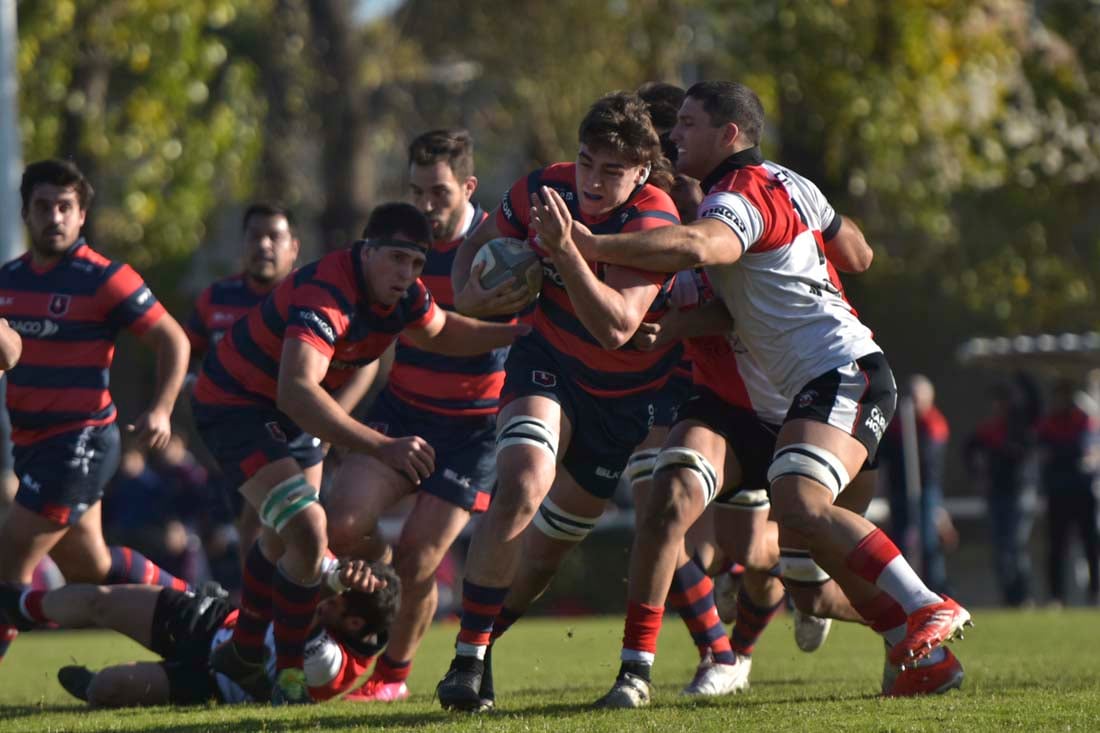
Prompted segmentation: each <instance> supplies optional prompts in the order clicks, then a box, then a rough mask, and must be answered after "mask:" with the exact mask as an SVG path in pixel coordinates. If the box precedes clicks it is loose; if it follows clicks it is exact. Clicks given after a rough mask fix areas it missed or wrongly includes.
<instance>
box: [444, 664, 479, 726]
mask: <svg viewBox="0 0 1100 733" xmlns="http://www.w3.org/2000/svg"><path fill="white" fill-rule="evenodd" d="M484 671H485V663H484V662H483V661H482V660H480V659H478V658H477V657H467V656H462V655H459V656H456V657H455V658H454V660H453V661H452V662H451V667H450V669H448V670H447V674H446V675H444V677H443V679H442V680H440V682H439V684H438V685H436V688H435V695H436V697H438V698H439V704H440V705H441V706H442V707H443V709H444V710H458V711H461V712H467V713H478V712H481V710H482V708H481V678H482V673H483V672H484Z"/></svg>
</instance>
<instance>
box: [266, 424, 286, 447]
mask: <svg viewBox="0 0 1100 733" xmlns="http://www.w3.org/2000/svg"><path fill="white" fill-rule="evenodd" d="M264 427H265V428H267V433H268V435H270V436H271V437H272V438H274V439H275V440H277V441H279V442H280V443H285V442H286V433H285V432H283V428H282V426H281V425H279V423H277V422H275V421H274V420H273V421H271V422H269V423H264Z"/></svg>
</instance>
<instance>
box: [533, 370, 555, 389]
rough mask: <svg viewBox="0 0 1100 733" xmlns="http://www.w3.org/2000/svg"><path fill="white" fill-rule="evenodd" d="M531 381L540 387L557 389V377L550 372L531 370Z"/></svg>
mask: <svg viewBox="0 0 1100 733" xmlns="http://www.w3.org/2000/svg"><path fill="white" fill-rule="evenodd" d="M531 381H532V382H534V383H535V384H537V385H538V386H540V387H557V386H558V377H557V375H556V374H553V373H551V372H544V371H543V370H541V369H533V370H531Z"/></svg>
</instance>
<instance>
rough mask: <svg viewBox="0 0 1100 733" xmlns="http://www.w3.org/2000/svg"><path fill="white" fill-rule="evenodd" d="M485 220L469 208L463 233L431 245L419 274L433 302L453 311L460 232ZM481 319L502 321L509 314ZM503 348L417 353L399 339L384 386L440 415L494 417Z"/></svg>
mask: <svg viewBox="0 0 1100 733" xmlns="http://www.w3.org/2000/svg"><path fill="white" fill-rule="evenodd" d="M486 218H487V215H486V214H485V212H484V211H482V210H481V207H474V211H473V218H472V219H471V221H470V226H469V228H468V229H467V230H466V232H465V235H464V236H462V237H459V238H458V239H456V240H454V241H453V242H447V243H446V244H438V243H437V244H433V245H432V250H431V251H430V252H429V253H428V260H427V262H426V263H425V264H424V272H423V273H422V274H421V276H420V278H421V279H422V280H423V281H424V284H425V285H427V286H428V289H429V290H430V291H431V293H432V297H434V298H435V302H436V305H438V306H440V307H442V308H444V309H445V310H449V311H453V310H454V309H455V308H454V302H455V299H454V289H453V287H452V286H451V265H452V264H453V263H454V259H455V253H457V252H458V247H459V245H460V244H462V240H463V239H464V238H465V236H469V234H470V233H471V232H473V231H474V230H475V229H477V227H478V225H479V224H481V222H482V221H484V220H485V219H486ZM486 320H491V321H498V322H508V321H512V320H514V318H513V317H512V316H499V317H495V318H488V319H486ZM507 357H508V348H507V347H504V348H500V349H494V350H493V351H490V352H489V353H487V354H480V355H478V356H444V355H442V354H434V353H432V352H430V351H423V350H421V349H418V348H416V347H415V346H413V344H412V342H410V341H409V340H408V339H406V338H404V337H402V338H400V339H398V341H397V351H396V353H395V355H394V361H393V367H392V368H391V369H390V378H389V388H390V391H391V392H393V394H394V395H396V396H397V397H398V398H399V399H401V400H402V401H404V402H407V403H409V404H410V405H413V406H415V407H418V408H420V409H422V410H428V411H429V412H435V413H439V414H443V415H495V414H496V412H497V410H498V409H499V407H500V388H501V387H502V386H503V385H504V360H505V359H506V358H507Z"/></svg>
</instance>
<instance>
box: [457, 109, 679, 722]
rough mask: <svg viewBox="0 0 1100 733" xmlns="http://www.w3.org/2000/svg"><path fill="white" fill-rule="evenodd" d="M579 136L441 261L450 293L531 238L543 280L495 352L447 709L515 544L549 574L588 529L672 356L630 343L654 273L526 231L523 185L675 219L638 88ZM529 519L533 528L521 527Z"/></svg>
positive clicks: (468, 703) (479, 673)
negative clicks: (568, 159)
mask: <svg viewBox="0 0 1100 733" xmlns="http://www.w3.org/2000/svg"><path fill="white" fill-rule="evenodd" d="M579 143H580V148H579V151H578V153H577V161H576V163H557V164H554V165H550V166H548V167H546V168H541V169H538V170H536V171H533V172H532V173H530V174H529V175H527V176H525V177H524V178H522V179H520V180H519V181H517V182H516V183H515V184H514V185H513V186H512V188H511V189H510V190H509V192H508V193H507V194H506V195H505V197H504V199H503V200H502V202H501V204H500V206H499V207H498V208H497V210H496V212H495V213H494V215H493V216H491V217H490V218H489V219H487V220H486V221H485V223H484V224H482V226H480V227H479V228H478V229H477V231H476V232H474V234H473V235H472V236H470V237H469V238H467V239H466V241H465V242H463V244H462V246H461V248H460V250H459V253H458V255H457V256H456V258H455V263H454V269H453V270H452V277H453V278H454V281H455V289H456V291H458V292H459V293H461V292H463V291H464V290H465V289H466V288H468V287H470V283H471V282H472V281H474V280H476V278H474V277H472V276H471V274H470V263H471V260H472V258H473V255H474V253H476V252H477V250H478V248H479V247H480V246H481V245H482V244H483V243H484V242H486V241H488V240H490V239H492V238H494V237H499V236H508V237H515V238H518V239H523V240H528V241H529V242H530V244H531V247H532V248H533V249H534V250H535V251H536V252H537V253H538V254H539V256H540V257H541V258H542V261H543V271H544V279H543V286H542V291H541V294H540V296H539V299H538V301H537V305H536V310H535V316H534V330H533V331H532V333H531V334H530V335H529V336H527V337H525V338H523V339H520V340H518V341H517V342H516V343H515V344H514V345H513V347H512V349H511V352H510V353H509V355H508V361H507V362H506V364H505V373H506V377H505V383H504V388H503V390H502V393H501V394H502V399H503V402H504V404H503V406H502V407H501V411H500V414H499V416H498V418H497V441H496V443H497V454H496V466H497V477H498V482H497V491H496V493H495V494H494V497H493V502H492V504H491V505H490V506H489V509H488V510H487V511H486V513H485V515H484V516H483V517H482V519H481V521H480V523H479V524H478V525H477V526H476V527H475V528H474V534H473V538H472V541H471V545H470V550H469V554H468V556H467V561H466V574H465V579H464V582H463V600H462V607H463V610H462V620H461V629H460V631H459V634H458V642H457V646H456V652H457V654H456V657H455V659H454V661H453V662H452V664H451V667H450V669H449V671H448V672H447V674H446V676H445V677H444V679H443V680H442V681H441V682H440V684H439V686H438V688H437V694H438V696H439V700H440V703H441V704H442V705H443V707H444V708H449V709H459V710H478V709H481V708H483V707H485V706H486V704H487V703H488V700H489V698H490V695H488V694H482V693H483V692H488V691H487V690H486V691H483V690H482V683H483V681H484V680H483V673H484V671H485V663H484V658H485V655H486V651H487V650H488V646H489V641H490V636H491V634H492V632H493V630H494V621H495V619H496V618H497V616H498V614H500V613H501V610H502V607H503V604H504V601H505V597H506V596H507V595H508V591H509V586H510V585H511V584H512V581H513V579H514V577H515V573H516V570H517V567H518V565H519V561H520V555H521V549H522V554H523V556H524V558H525V559H527V560H529V561H531V562H538V563H540V565H542V564H544V567H545V568H546V570H547V572H548V573H550V574H552V572H553V568H554V567H556V565H557V562H559V561H560V557H561V556H562V555H563V554H564V553H565V552H567V551H568V550H569V549H570V548H571V547H573V546H575V544H576V543H577V542H579V541H580V540H581V539H583V538H584V537H585V535H587V534H588V532H589V531H591V530H592V528H593V527H594V526H595V524H596V521H597V520H598V519H599V517H600V514H601V513H602V512H603V509H604V507H605V505H606V503H607V500H608V499H609V498H610V496H611V495H612V493H613V492H614V490H615V488H616V486H617V484H618V481H619V477H620V475H621V473H622V471H623V468H624V466H625V465H626V461H627V459H628V458H629V456H630V454H631V452H632V451H633V449H634V447H635V446H636V445H637V444H638V443H640V442H641V441H642V439H643V438H644V437H645V435H646V432H647V431H648V429H649V427H650V424H651V421H652V402H653V395H654V393H655V392H656V391H657V390H659V389H660V388H661V387H662V386H663V385H664V383H665V382H666V381H667V379H668V376H669V374H670V373H671V370H672V368H673V366H675V364H676V363H677V362H678V361H679V350H678V349H675V348H672V347H671V346H670V347H668V348H664V349H659V350H652V351H648V352H643V351H640V350H638V349H636V348H635V347H634V346H633V345H631V344H630V343H629V342H630V339H631V337H632V336H633V335H634V333H635V331H636V330H637V328H638V324H639V323H640V322H641V321H642V319H643V317H646V315H647V312H648V311H651V306H652V305H654V303H655V301H656V302H657V303H658V305H659V304H660V303H661V301H658V300H657V299H658V296H661V298H662V300H663V299H664V298H665V297H666V296H667V290H668V284H669V283H668V279H667V277H666V276H665V275H662V274H657V273H655V272H645V271H641V270H637V269H635V268H632V267H629V266H617V267H608V266H606V265H604V264H603V263H601V262H598V261H596V260H591V259H588V260H586V259H584V258H582V257H580V255H579V253H578V252H577V250H576V248H575V247H574V246H573V244H572V242H571V241H570V239H569V237H568V232H563V231H556V232H551V231H549V230H546V229H545V228H544V230H543V231H540V236H539V238H538V239H537V240H535V238H534V235H535V230H534V227H533V226H532V218H531V212H532V198H531V197H532V196H537V194H538V192H539V191H540V190H546V189H547V188H552V189H554V190H555V191H558V192H559V194H560V198H562V199H563V200H564V201H566V202H568V203H565V204H563V205H565V206H568V207H569V208H570V210H571V211H573V212H574V214H575V215H576V216H577V217H578V218H581V219H583V220H584V221H587V222H588V223H589V224H590V225H591V226H592V227H593V228H594V229H595V230H596V231H606V232H619V231H625V232H637V231H643V230H646V229H651V228H654V227H662V226H669V225H671V224H673V223H676V222H678V221H679V219H678V218H677V216H676V210H675V207H674V205H673V203H672V200H671V199H670V198H669V196H668V194H667V193H665V192H664V191H663V190H662V189H661V188H658V187H657V186H655V185H653V184H652V183H649V182H648V181H650V180H659V181H660V182H661V183H662V185H663V186H665V187H666V188H667V187H668V185H669V184H670V182H671V181H670V179H671V176H670V174H669V173H668V171H667V170H665V169H664V165H666V164H665V162H664V158H663V156H662V155H661V149H660V142H659V139H658V137H657V133H656V131H655V130H654V128H653V124H652V122H651V121H650V119H649V116H648V113H647V110H646V107H645V104H644V102H642V100H641V99H639V98H638V97H637V96H636V95H634V94H632V93H627V92H617V93H614V94H610V95H607V96H605V97H603V98H602V99H600V100H598V101H597V102H596V103H595V104H594V105H593V106H592V108H591V109H590V110H589V111H588V113H587V114H586V115H585V117H584V120H583V121H582V122H581V124H580V130H579ZM459 303H460V304H461V300H459ZM460 307H461V306H460ZM658 315H659V312H658V313H656V314H653V315H651V316H650V317H657V316H658ZM532 524H533V527H534V529H536V530H537V531H531V532H527V533H526V534H525V532H524V531H525V529H527V528H528V525H532ZM545 577H546V578H547V579H548V575H547V576H545ZM502 621H503V619H502Z"/></svg>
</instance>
